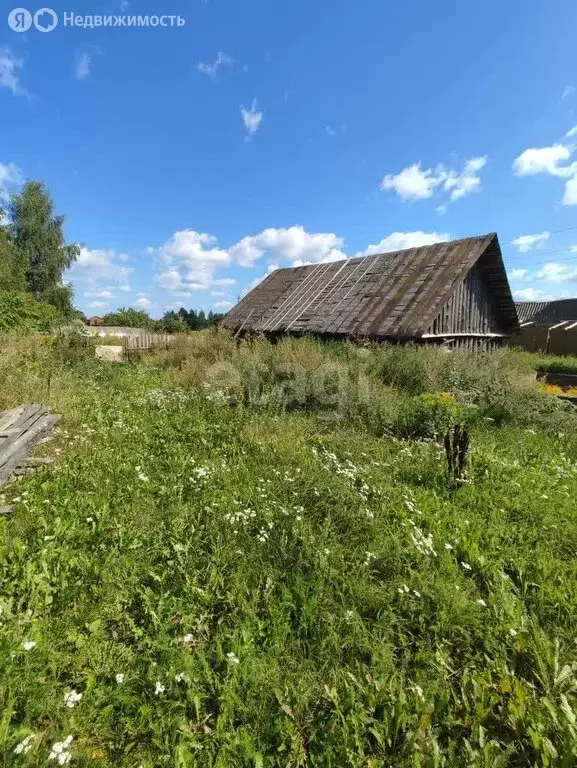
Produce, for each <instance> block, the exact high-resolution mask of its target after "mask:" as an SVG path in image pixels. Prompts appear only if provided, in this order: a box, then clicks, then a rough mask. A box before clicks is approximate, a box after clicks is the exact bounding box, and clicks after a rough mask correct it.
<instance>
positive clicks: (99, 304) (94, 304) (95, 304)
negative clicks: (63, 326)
mask: <svg viewBox="0 0 577 768" xmlns="http://www.w3.org/2000/svg"><path fill="white" fill-rule="evenodd" d="M88 306H89V307H90V308H91V309H104V308H106V307H108V306H109V304H108V302H107V301H91V302H90V304H89V305H88Z"/></svg>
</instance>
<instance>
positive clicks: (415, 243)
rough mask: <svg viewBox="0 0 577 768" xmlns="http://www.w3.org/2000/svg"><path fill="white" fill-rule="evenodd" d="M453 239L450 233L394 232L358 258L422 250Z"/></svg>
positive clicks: (369, 247)
mask: <svg viewBox="0 0 577 768" xmlns="http://www.w3.org/2000/svg"><path fill="white" fill-rule="evenodd" d="M450 239H451V235H450V234H449V233H448V232H443V233H438V232H393V233H392V234H391V235H388V236H387V237H385V238H384V239H383V240H381V241H380V242H379V243H376V244H375V245H369V246H368V247H367V248H365V250H364V251H363V252H362V253H358V254H357V256H372V255H373V254H375V253H389V252H390V251H403V250H405V248H420V247H421V246H423V245H434V244H435V243H444V242H446V241H447V240H450Z"/></svg>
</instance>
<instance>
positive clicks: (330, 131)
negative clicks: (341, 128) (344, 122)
mask: <svg viewBox="0 0 577 768" xmlns="http://www.w3.org/2000/svg"><path fill="white" fill-rule="evenodd" d="M325 131H326V132H327V133H328V135H329V136H336V135H337V132H336V131H335V129H334V128H331V126H330V125H325Z"/></svg>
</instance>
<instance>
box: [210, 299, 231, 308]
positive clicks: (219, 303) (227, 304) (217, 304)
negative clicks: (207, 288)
mask: <svg viewBox="0 0 577 768" xmlns="http://www.w3.org/2000/svg"><path fill="white" fill-rule="evenodd" d="M214 306H215V307H216V309H229V308H230V307H232V301H217V302H215V304H214Z"/></svg>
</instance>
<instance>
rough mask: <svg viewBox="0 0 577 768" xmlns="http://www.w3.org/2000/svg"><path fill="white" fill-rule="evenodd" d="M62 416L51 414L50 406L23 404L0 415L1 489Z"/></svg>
mask: <svg viewBox="0 0 577 768" xmlns="http://www.w3.org/2000/svg"><path fill="white" fill-rule="evenodd" d="M58 419H59V417H58V416H56V415H55V414H53V413H50V406H48V405H22V406H20V407H19V408H14V409H13V410H11V411H3V412H0V487H2V486H3V485H4V484H5V483H6V482H7V481H8V479H9V478H10V476H11V475H12V474H13V473H14V472H15V471H16V470H17V469H18V467H20V466H23V465H26V458H27V456H28V454H29V453H30V451H31V450H32V449H33V448H34V446H35V445H37V444H38V443H39V442H40V440H41V439H42V438H43V437H44V436H45V435H46V434H48V433H49V432H51V431H52V429H54V426H55V425H56V423H57V422H58Z"/></svg>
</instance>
